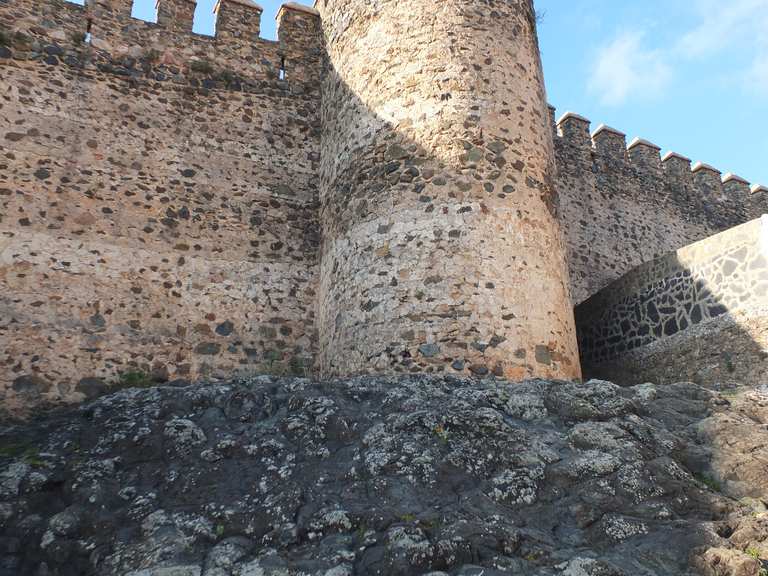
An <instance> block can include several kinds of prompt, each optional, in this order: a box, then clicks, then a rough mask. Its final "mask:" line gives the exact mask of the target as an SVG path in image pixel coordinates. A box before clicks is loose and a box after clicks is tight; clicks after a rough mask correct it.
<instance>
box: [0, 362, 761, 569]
mask: <svg viewBox="0 0 768 576" xmlns="http://www.w3.org/2000/svg"><path fill="white" fill-rule="evenodd" d="M765 415H768V397H763V396H762V395H761V394H760V392H759V391H749V392H743V393H738V394H729V395H723V394H719V393H716V392H711V391H708V390H704V389H702V388H699V387H697V386H695V385H692V384H677V385H672V386H667V387H663V388H662V387H658V388H657V387H655V386H653V385H649V384H646V385H641V386H635V387H632V388H620V387H618V386H615V385H613V384H610V383H607V382H601V381H592V382H589V383H587V384H585V385H580V384H572V383H564V382H549V381H529V382H526V383H522V384H510V383H508V382H504V381H498V380H497V381H476V380H462V379H456V378H452V377H428V376H423V375H420V376H411V377H402V378H395V377H366V378H358V379H351V380H343V381H333V382H327V383H315V382H311V381H309V380H305V379H287V378H276V377H259V378H253V379H249V380H238V381H233V382H229V383H221V384H210V385H196V386H189V387H185V388H174V387H159V388H148V389H127V390H122V391H120V392H118V393H116V394H113V395H111V396H106V397H103V398H101V399H98V400H96V401H94V402H92V403H90V404H87V405H84V406H83V407H81V408H79V409H78V410H76V411H69V412H59V413H54V414H50V415H48V416H46V417H44V418H41V419H40V420H39V421H37V422H34V423H29V424H23V425H14V426H6V427H5V428H4V429H2V430H0V558H2V560H0V574H3V575H5V574H14V575H26V574H30V575H40V576H42V575H50V576H53V575H61V576H64V575H87V574H94V575H95V574H98V575H100V576H101V575H118V574H119V575H125V574H129V575H131V576H225V575H234V576H262V575H271V576H278V575H280V576H283V575H285V576H288V575H291V576H293V575H296V576H298V575H300V574H301V575H319V576H344V575H352V574H366V575H367V574H380V575H405V574H414V575H415V574H432V576H437V575H440V574H451V575H456V576H458V575H461V576H469V575H475V576H479V575H481V574H482V575H483V576H491V575H495V574H510V573H514V574H524V575H531V576H533V575H536V576H548V575H562V576H619V575H627V576H630V575H631V576H636V575H667V574H696V573H702V574H711V575H726V574H732V575H734V576H735V575H750V576H751V575H754V576H758V574H760V573H761V572H760V571H761V569H762V565H761V561H760V558H761V557H767V556H768V554H767V553H768V516H765V515H764V513H765V505H764V504H763V503H762V500H763V498H765V496H764V494H765V491H764V488H763V487H764V484H765V481H764V480H760V481H757V482H755V481H754V474H755V471H756V470H757V468H755V466H756V465H759V466H762V464H755V462H762V461H763V458H762V456H763V454H764V452H765V448H764V446H765V445H766V443H764V442H763V441H762V440H761V439H762V438H764V437H765V436H766V434H768V432H766V431H765V425H764V424H763V421H764V418H765V417H766V416H765ZM748 435H750V438H747V436H748ZM726 437H730V438H731V440H728V439H727V438H726ZM747 451H749V454H750V456H747ZM745 483H746V484H749V485H750V486H751V488H749V489H748V488H746V487H745ZM729 491H730V492H731V493H733V494H735V495H737V496H739V497H745V496H749V498H744V499H742V500H741V501H738V500H736V499H734V498H732V497H730V496H728V492H729Z"/></svg>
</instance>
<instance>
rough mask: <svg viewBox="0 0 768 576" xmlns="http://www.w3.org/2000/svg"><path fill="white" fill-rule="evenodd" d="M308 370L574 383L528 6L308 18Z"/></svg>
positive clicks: (336, 5) (349, 7)
mask: <svg viewBox="0 0 768 576" xmlns="http://www.w3.org/2000/svg"><path fill="white" fill-rule="evenodd" d="M317 8H318V9H319V10H320V12H321V16H322V21H323V28H324V34H325V40H326V45H327V51H328V56H329V62H328V70H327V74H326V78H325V81H324V85H323V109H322V124H323V134H322V142H323V144H322V147H321V227H322V234H323V244H322V264H321V286H320V292H319V302H318V329H319V338H320V343H321V345H320V350H321V352H320V359H319V360H320V361H319V364H320V368H321V371H322V373H323V375H324V376H334V375H349V374H355V373H362V372H401V371H402V372H415V371H424V372H438V371H448V372H451V371H453V372H459V373H469V372H472V373H474V374H476V375H485V374H490V373H495V374H497V375H503V376H507V377H510V378H515V379H517V378H525V377H534V376H541V377H559V378H575V377H579V375H580V368H579V362H578V353H577V346H576V339H575V330H574V322H573V315H572V309H571V305H570V299H569V293H568V287H567V284H568V283H567V272H566V266H565V260H564V248H563V243H562V239H561V233H560V229H559V225H558V222H557V219H556V214H555V211H556V193H555V191H554V188H553V185H552V173H553V166H554V161H553V151H552V137H551V129H550V126H549V121H548V110H547V106H546V97H545V93H544V87H543V80H542V71H541V63H540V60H539V52H538V43H537V37H536V31H535V19H534V13H533V7H532V3H531V2H530V0H482V1H479V0H443V1H439V2H435V1H434V0H429V1H426V0H409V1H408V2H403V1H402V0H318V2H317Z"/></svg>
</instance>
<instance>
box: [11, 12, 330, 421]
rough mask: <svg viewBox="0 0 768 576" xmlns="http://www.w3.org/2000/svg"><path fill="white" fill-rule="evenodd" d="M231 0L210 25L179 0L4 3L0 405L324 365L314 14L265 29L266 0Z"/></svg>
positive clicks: (290, 16) (291, 15)
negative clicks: (146, 17)
mask: <svg viewBox="0 0 768 576" xmlns="http://www.w3.org/2000/svg"><path fill="white" fill-rule="evenodd" d="M171 3H172V4H174V6H175V7H173V8H172V9H170V11H166V7H167V6H166V5H167V4H171ZM222 4H223V7H222V8H221V10H220V14H219V22H218V28H219V34H218V36H217V37H216V38H208V37H205V36H200V35H193V34H191V29H190V28H186V26H187V24H189V26H191V22H188V21H187V20H188V17H190V12H189V8H190V6H192V7H193V6H194V3H190V2H186V1H185V0H180V1H178V2H172V0H163V2H162V3H161V14H160V16H161V22H159V23H158V24H157V25H147V24H146V23H144V22H141V21H139V20H135V19H132V18H131V15H130V2H117V3H111V2H101V1H99V2H89V3H88V6H87V7H85V8H84V7H82V6H78V5H76V4H73V3H70V2H62V1H59V0H29V1H26V0H25V1H19V2H17V1H15V0H14V2H13V3H9V2H0V36H1V37H2V43H8V44H9V46H8V48H6V47H3V53H2V55H0V91H2V93H3V98H2V100H0V118H2V122H0V312H1V313H0V404H1V405H3V406H4V407H6V408H8V409H11V410H21V409H23V408H25V407H30V406H36V405H39V404H41V403H62V402H64V403H69V402H76V401H79V400H81V399H83V398H84V397H86V398H89V397H92V396H93V395H94V394H95V393H97V392H96V388H97V387H94V386H93V384H94V383H95V382H96V381H97V380H98V381H101V382H103V383H104V384H105V385H106V386H114V385H116V384H119V383H120V380H121V374H122V375H123V376H124V375H126V374H128V375H130V374H137V373H142V374H146V375H151V376H154V375H157V374H163V379H173V378H192V379H194V378H200V377H208V378H210V377H219V376H224V375H232V374H236V373H241V372H246V373H251V372H269V371H273V372H290V371H292V366H294V365H301V366H305V365H311V362H312V358H313V356H314V353H315V348H316V338H315V334H314V319H313V309H314V300H315V293H316V282H317V280H316V266H317V247H318V246H317V245H318V216H317V210H316V204H317V182H316V173H317V171H318V162H319V147H320V118H319V109H318V108H319V107H318V102H319V98H320V71H321V65H320V62H321V60H320V59H321V52H320V51H319V46H320V43H321V36H322V35H321V31H320V27H319V20H318V18H317V16H316V15H313V14H309V13H307V12H305V11H301V10H293V9H290V7H289V8H288V9H286V10H283V11H282V12H281V16H280V36H281V39H280V41H279V42H273V41H266V40H263V39H260V38H258V25H257V26H255V27H254V28H251V27H250V24H252V23H254V22H255V23H258V16H259V14H260V11H259V10H255V9H253V7H243V6H242V5H240V4H235V3H234V2H231V1H229V0H225V1H224V2H223V3H222ZM176 5H177V6H176ZM176 8H178V12H176V11H175V10H176ZM89 22H90V25H89ZM87 27H88V30H89V32H90V35H91V42H90V44H89V43H86V42H83V41H82V39H83V38H84V36H85V32H86V28H87ZM11 56H12V57H11ZM281 66H283V67H284V68H285V69H286V70H287V74H288V78H289V81H290V82H289V83H288V82H286V81H285V80H281V79H280V68H281ZM288 192H290V195H287V194H288ZM262 327H269V328H271V329H272V330H273V332H272V333H270V336H268V337H267V336H265V333H264V332H263V331H262V330H261V328H262Z"/></svg>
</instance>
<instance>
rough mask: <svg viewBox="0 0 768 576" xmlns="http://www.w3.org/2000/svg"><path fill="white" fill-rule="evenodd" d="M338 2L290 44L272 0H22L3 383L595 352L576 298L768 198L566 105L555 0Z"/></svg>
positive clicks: (408, 368) (762, 205) (2, 260)
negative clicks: (560, 84) (263, 30)
mask: <svg viewBox="0 0 768 576" xmlns="http://www.w3.org/2000/svg"><path fill="white" fill-rule="evenodd" d="M317 8H318V10H314V9H312V8H308V7H306V6H301V5H298V4H294V3H288V4H286V5H284V6H283V8H282V9H281V11H280V13H279V15H278V23H279V39H278V40H277V41H274V42H273V41H267V40H264V39H261V38H260V37H259V28H260V18H261V12H262V10H261V8H260V7H259V6H258V5H257V4H255V3H253V2H251V1H250V0H220V2H219V3H218V5H217V7H216V14H217V29H216V35H215V37H208V36H200V35H197V34H193V33H192V32H191V28H192V18H193V13H194V2H192V1H190V0H160V1H159V4H158V21H157V23H148V22H143V21H139V20H135V19H133V18H131V15H130V14H131V0H88V1H87V2H86V6H85V7H83V6H79V5H75V4H72V3H69V2H65V1H63V0H0V405H2V406H4V407H6V408H10V409H11V410H13V411H17V410H21V409H22V408H24V407H26V406H35V405H38V404H42V403H59V402H75V401H79V400H81V399H82V398H83V397H84V396H85V395H87V394H89V391H91V390H92V389H93V388H94V387H97V388H99V387H107V386H109V385H111V384H113V383H116V382H118V381H119V380H121V378H124V377H125V376H126V375H131V374H145V375H148V376H149V377H150V378H152V379H155V380H160V381H164V380H173V379H180V378H181V379H189V380H193V379H200V378H217V377H221V376H225V375H230V374H232V373H238V372H241V373H259V372H273V373H274V372H280V373H285V372H291V373H295V374H301V375H304V374H307V373H309V372H310V371H315V372H317V373H318V374H319V375H320V376H335V375H351V374H358V373H364V372H435V373H454V374H459V375H477V376H483V375H491V374H494V375H499V376H505V377H507V378H510V379H513V380H514V379H521V378H526V377H534V376H542V377H551V378H578V377H579V375H580V365H579V357H578V353H577V347H576V337H575V327H574V322H573V311H572V305H571V302H574V303H579V302H582V301H584V300H586V299H587V298H588V297H590V296H592V295H594V294H595V293H597V292H598V291H599V290H600V289H601V288H603V287H605V286H606V285H608V284H609V283H610V282H612V281H614V280H616V279H618V278H620V277H621V276H622V275H624V274H625V273H627V272H629V271H630V270H631V269H633V268H634V267H636V266H637V265H639V264H641V263H643V262H645V261H648V260H652V259H653V258H656V257H658V256H660V255H662V254H664V253H667V252H669V251H670V250H675V249H678V248H680V247H682V246H685V245H687V244H690V243H692V242H695V241H698V240H701V239H703V238H706V237H708V236H710V235H712V234H714V233H717V232H720V231H722V230H724V229H726V228H729V227H731V226H734V225H736V224H740V223H742V222H746V221H747V220H749V219H751V218H754V217H756V216H758V215H759V214H762V213H763V212H765V211H766V209H768V189H766V188H764V187H761V186H753V187H752V188H750V186H749V184H748V183H747V182H746V181H744V180H743V179H741V178H739V177H736V176H733V175H727V176H726V177H725V178H724V182H723V181H722V180H721V178H720V174H719V172H718V171H717V170H715V169H714V168H711V167H709V166H707V165H702V164H699V165H696V166H695V167H694V169H693V170H691V169H690V161H688V160H687V159H685V158H684V157H682V156H680V155H677V154H670V155H667V156H666V157H665V158H664V159H663V160H662V159H661V158H660V157H659V150H658V148H657V147H655V146H654V145H653V144H651V143H649V142H647V141H644V140H638V141H636V142H633V143H632V144H631V145H630V147H629V149H627V147H626V143H625V138H624V135H623V134H621V133H620V132H618V131H617V130H613V129H610V128H606V127H600V128H598V129H597V130H596V131H595V132H594V133H593V134H591V135H590V133H589V121H588V120H586V119H584V118H582V117H580V116H577V115H575V114H566V115H565V116H564V117H563V118H562V119H561V120H560V121H559V123H557V126H555V122H554V116H553V112H552V111H550V113H549V114H548V112H547V107H546V98H545V94H544V88H543V80H542V71H541V64H540V60H539V53H538V46H537V39H536V30H535V19H534V16H533V14H534V13H533V6H532V2H531V1H530V0H482V1H480V0H457V1H453V2H442V3H435V2H425V1H422V0H418V1H416V0H412V1H409V2H407V3H406V2H395V1H393V0H377V1H362V0H324V1H321V2H318V6H317ZM321 14H322V18H321ZM403 22H408V26H403V25H402V23H403ZM553 136H554V137H553ZM553 142H554V145H553Z"/></svg>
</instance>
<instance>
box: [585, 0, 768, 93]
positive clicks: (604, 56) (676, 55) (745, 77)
mask: <svg viewBox="0 0 768 576" xmlns="http://www.w3.org/2000/svg"><path fill="white" fill-rule="evenodd" d="M690 5H691V12H692V18H691V21H692V25H691V26H690V28H688V30H687V31H686V32H684V33H683V35H682V36H681V37H680V39H679V40H678V41H677V42H674V43H672V44H670V45H667V46H665V47H664V48H663V49H661V48H660V47H658V46H653V45H650V44H649V43H648V42H647V40H646V34H645V33H644V31H643V30H633V31H628V32H624V33H622V34H620V35H618V36H617V37H616V38H615V39H614V40H613V41H612V42H610V43H608V44H606V45H604V46H603V47H602V48H601V49H600V51H599V52H598V54H597V57H596V59H595V61H594V65H593V67H592V73H591V76H590V80H589V89H590V91H591V92H592V93H593V94H595V95H596V96H598V97H599V98H600V100H601V101H602V103H603V104H605V105H610V106H619V105H621V104H624V103H625V102H627V101H628V100H631V99H635V100H637V99H653V98H656V97H659V96H661V95H663V93H664V90H665V88H666V87H667V86H668V85H669V83H670V81H671V80H672V77H673V69H674V67H675V66H678V65H680V63H681V61H686V60H688V61H690V60H702V59H705V58H708V57H714V56H716V55H717V54H718V53H721V52H723V51H725V50H733V49H736V50H737V51H738V54H739V55H740V56H739V58H738V61H734V64H733V68H732V69H730V70H728V71H727V73H726V74H727V76H728V77H730V78H735V79H740V80H741V82H742V83H743V87H744V88H745V89H747V90H749V91H756V92H760V93H764V94H768V34H766V31H768V0H729V1H728V2H723V1H722V0H692V1H691V4H690ZM741 55H743V58H742V56H741Z"/></svg>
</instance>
